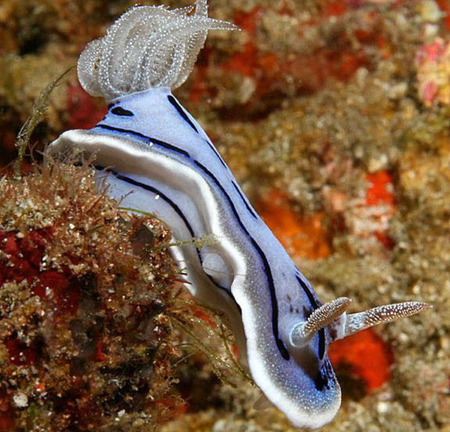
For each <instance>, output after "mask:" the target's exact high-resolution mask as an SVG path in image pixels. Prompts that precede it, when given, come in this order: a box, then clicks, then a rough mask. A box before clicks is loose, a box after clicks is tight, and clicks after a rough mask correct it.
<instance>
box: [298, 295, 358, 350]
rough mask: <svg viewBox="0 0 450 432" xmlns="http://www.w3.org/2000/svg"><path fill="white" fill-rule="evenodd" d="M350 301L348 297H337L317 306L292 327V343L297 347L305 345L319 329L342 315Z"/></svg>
mask: <svg viewBox="0 0 450 432" xmlns="http://www.w3.org/2000/svg"><path fill="white" fill-rule="evenodd" d="M351 302H352V301H351V299H349V298H348V297H339V298H337V299H336V300H333V301H331V302H329V303H325V304H324V305H322V306H320V307H319V308H317V309H316V310H315V311H314V312H313V313H312V314H311V315H310V316H309V317H308V320H307V321H306V322H303V323H299V324H297V325H296V326H295V327H294V329H293V330H292V333H291V343H292V345H293V346H295V347H297V348H299V347H302V346H304V345H307V344H308V342H309V341H310V340H311V338H312V337H313V336H314V335H315V334H316V333H317V332H318V331H319V330H320V329H322V328H324V327H326V326H327V325H329V324H331V323H332V322H333V321H335V320H336V319H337V318H339V317H340V316H342V315H343V314H344V313H345V311H346V310H347V309H348V308H349V306H350V303H351Z"/></svg>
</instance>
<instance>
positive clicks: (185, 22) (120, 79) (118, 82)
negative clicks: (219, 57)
mask: <svg viewBox="0 0 450 432" xmlns="http://www.w3.org/2000/svg"><path fill="white" fill-rule="evenodd" d="M191 11H192V8H190V7H187V8H180V9H175V10H168V9H166V8H164V7H161V6H136V7H134V8H132V9H130V10H129V11H128V12H126V13H124V14H123V15H122V16H121V17H120V18H119V19H118V20H117V21H116V22H115V23H114V24H113V25H112V26H111V27H110V28H109V29H108V32H107V34H106V36H104V37H102V38H100V39H96V40H94V41H92V42H91V43H89V44H88V45H87V46H86V48H85V49H84V51H83V52H82V53H81V56H80V59H79V61H78V77H79V80H80V82H81V85H82V86H83V88H84V89H85V90H86V91H87V92H88V93H89V94H91V95H92V96H102V97H104V98H105V99H107V100H111V99H115V98H117V97H120V96H124V95H127V94H130V93H135V92H139V91H144V90H148V89H150V88H155V87H170V88H171V89H174V88H177V87H179V86H180V85H181V84H183V82H184V81H185V80H186V78H187V77H188V75H189V74H190V72H191V71H192V68H193V67H194V63H195V61H196V59H197V55H198V53H199V51H200V50H201V49H202V47H203V45H204V43H205V40H206V36H207V33H208V30H237V29H238V27H237V26H235V25H234V24H231V23H228V22H226V21H222V20H216V19H213V18H209V17H208V15H207V14H208V5H207V0H197V3H196V7H195V13H194V14H192V15H188V13H189V12H191Z"/></svg>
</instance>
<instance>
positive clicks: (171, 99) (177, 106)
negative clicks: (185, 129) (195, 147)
mask: <svg viewBox="0 0 450 432" xmlns="http://www.w3.org/2000/svg"><path fill="white" fill-rule="evenodd" d="M167 99H168V100H169V102H170V104H171V105H172V106H173V107H174V108H175V109H176V110H177V111H178V114H180V116H181V117H182V118H183V120H184V121H185V122H186V123H187V124H188V125H189V126H190V127H191V128H192V129H194V130H195V132H197V133H198V129H197V128H196V127H195V124H194V123H192V120H191V119H190V118H189V116H188V115H187V114H186V112H185V111H184V109H183V107H182V106H181V105H180V104H179V103H178V101H177V100H176V99H175V98H174V97H173V96H172V95H168V96H167Z"/></svg>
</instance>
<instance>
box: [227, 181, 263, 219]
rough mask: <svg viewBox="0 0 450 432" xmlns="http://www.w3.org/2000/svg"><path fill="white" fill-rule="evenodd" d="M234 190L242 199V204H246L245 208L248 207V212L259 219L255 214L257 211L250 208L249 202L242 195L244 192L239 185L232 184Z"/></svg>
mask: <svg viewBox="0 0 450 432" xmlns="http://www.w3.org/2000/svg"><path fill="white" fill-rule="evenodd" d="M231 183H232V185H233V186H234V188H235V189H236V192H237V193H238V195H239V196H240V197H241V200H242V202H243V203H244V205H245V207H247V210H248V212H249V213H250V214H251V215H252V216H253V217H254V218H255V219H258V215H257V214H256V213H255V211H254V210H253V209H252V208H251V207H250V205H249V204H248V202H247V200H246V199H245V197H244V195H242V192H241V191H240V189H239V187H238V185H237V184H236V183H235V182H231Z"/></svg>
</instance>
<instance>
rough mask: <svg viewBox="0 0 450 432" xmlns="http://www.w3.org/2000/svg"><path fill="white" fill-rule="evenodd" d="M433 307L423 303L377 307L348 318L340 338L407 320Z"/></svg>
mask: <svg viewBox="0 0 450 432" xmlns="http://www.w3.org/2000/svg"><path fill="white" fill-rule="evenodd" d="M431 307H432V306H431V305H429V304H428V303H423V302H404V303H394V304H388V305H383V306H377V307H374V308H373V309H369V310H367V311H364V312H360V313H355V314H350V315H348V316H347V317H346V320H345V325H344V332H343V334H342V336H340V337H341V338H343V337H346V336H350V335H352V334H353V333H357V332H359V331H361V330H365V329H367V328H369V327H373V326H375V325H377V324H382V323H386V322H389V321H394V320H397V319H399V318H406V317H409V316H411V315H415V314H417V313H419V312H423V311H425V310H427V309H430V308H431Z"/></svg>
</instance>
